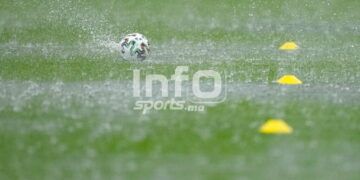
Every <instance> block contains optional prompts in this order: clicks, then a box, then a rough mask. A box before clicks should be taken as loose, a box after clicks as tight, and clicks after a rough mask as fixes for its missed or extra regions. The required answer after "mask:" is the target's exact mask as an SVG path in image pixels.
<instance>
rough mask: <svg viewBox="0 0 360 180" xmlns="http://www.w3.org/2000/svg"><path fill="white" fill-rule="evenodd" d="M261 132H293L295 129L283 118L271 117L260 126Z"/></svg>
mask: <svg viewBox="0 0 360 180" xmlns="http://www.w3.org/2000/svg"><path fill="white" fill-rule="evenodd" d="M259 132H260V133H263V134H291V133H292V132H293V129H292V127H290V126H289V125H288V124H286V122H285V121H283V120H282V119H269V120H267V121H266V122H265V123H264V124H263V125H262V126H261V127H260V128H259Z"/></svg>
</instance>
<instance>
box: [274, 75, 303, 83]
mask: <svg viewBox="0 0 360 180" xmlns="http://www.w3.org/2000/svg"><path fill="white" fill-rule="evenodd" d="M276 82H277V83H279V84H288V85H296V84H302V81H301V80H300V79H298V78H297V77H296V76H294V75H291V74H288V75H284V76H282V77H281V78H280V79H278V80H277V81H276Z"/></svg>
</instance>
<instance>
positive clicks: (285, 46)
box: [279, 41, 299, 51]
mask: <svg viewBox="0 0 360 180" xmlns="http://www.w3.org/2000/svg"><path fill="white" fill-rule="evenodd" d="M298 48H299V46H298V45H297V44H296V43H295V42H293V41H288V42H285V43H284V44H283V45H281V46H280V47H279V49H280V50H283V51H293V50H296V49H298Z"/></svg>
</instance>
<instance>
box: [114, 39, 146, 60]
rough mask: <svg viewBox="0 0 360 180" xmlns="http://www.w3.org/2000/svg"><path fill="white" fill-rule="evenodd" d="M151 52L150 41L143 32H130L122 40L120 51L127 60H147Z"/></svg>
mask: <svg viewBox="0 0 360 180" xmlns="http://www.w3.org/2000/svg"><path fill="white" fill-rule="evenodd" d="M149 52H150V48H149V41H148V40H147V39H146V37H145V36H144V35H142V34H139V33H132V34H128V35H126V36H125V37H124V38H122V39H121V41H120V53H121V56H122V57H123V58H124V59H126V60H145V59H146V57H148V56H149Z"/></svg>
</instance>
